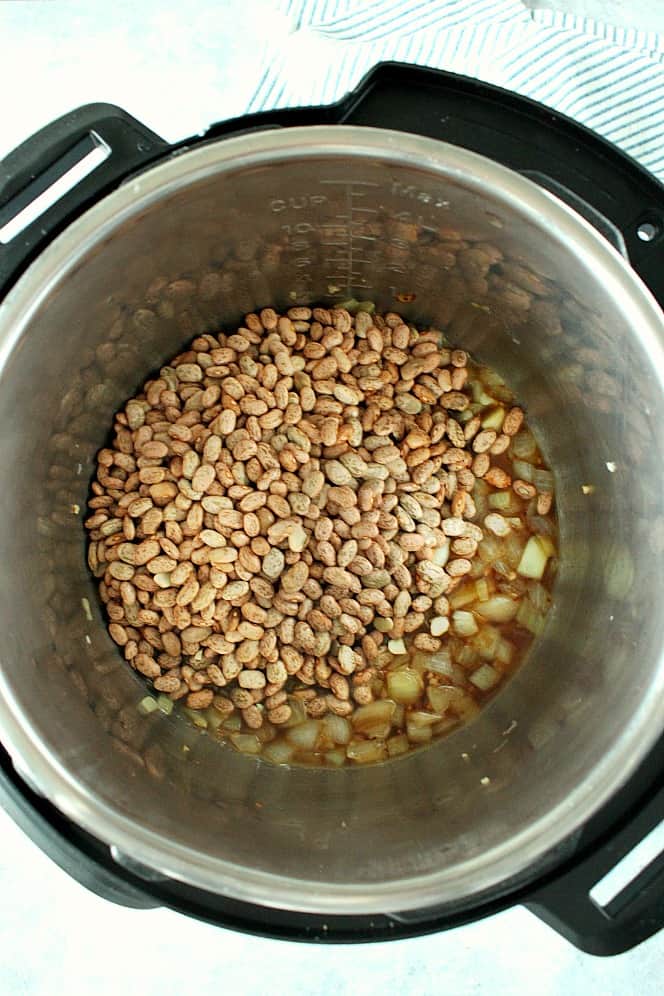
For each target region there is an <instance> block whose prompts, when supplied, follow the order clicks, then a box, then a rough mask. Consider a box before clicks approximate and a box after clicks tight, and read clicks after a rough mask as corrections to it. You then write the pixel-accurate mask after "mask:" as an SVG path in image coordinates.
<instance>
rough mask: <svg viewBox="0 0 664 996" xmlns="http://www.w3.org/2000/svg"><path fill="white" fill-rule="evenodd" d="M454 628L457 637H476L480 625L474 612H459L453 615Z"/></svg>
mask: <svg viewBox="0 0 664 996" xmlns="http://www.w3.org/2000/svg"><path fill="white" fill-rule="evenodd" d="M452 626H453V628H454V632H455V633H456V635H457V636H475V633H477V630H478V625H477V620H476V619H475V616H474V615H473V613H472V612H463V611H462V610H457V611H456V612H454V613H453V614H452Z"/></svg>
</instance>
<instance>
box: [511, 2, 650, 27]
mask: <svg viewBox="0 0 664 996" xmlns="http://www.w3.org/2000/svg"><path fill="white" fill-rule="evenodd" d="M523 2H524V3H525V5H526V7H530V9H531V10H560V11H563V12H564V13H567V12H569V13H573V14H581V15H582V16H583V17H594V18H595V20H597V21H607V22H608V23H609V24H619V25H625V26H626V27H628V28H644V29H646V30H648V31H664V4H663V3H662V0H639V2H638V3H635V2H634V0H523Z"/></svg>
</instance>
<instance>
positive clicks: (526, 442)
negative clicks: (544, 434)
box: [512, 429, 537, 460]
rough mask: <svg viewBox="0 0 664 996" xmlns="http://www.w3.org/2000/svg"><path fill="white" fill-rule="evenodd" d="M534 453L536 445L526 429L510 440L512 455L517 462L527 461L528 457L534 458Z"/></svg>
mask: <svg viewBox="0 0 664 996" xmlns="http://www.w3.org/2000/svg"><path fill="white" fill-rule="evenodd" d="M536 452H537V443H536V442H535V437H534V436H533V434H532V433H531V432H529V431H528V429H522V430H521V431H520V432H517V434H516V436H514V438H513V439H512V453H513V454H514V456H515V457H516V458H517V460H527V459H528V458H529V457H533V456H535V454H536Z"/></svg>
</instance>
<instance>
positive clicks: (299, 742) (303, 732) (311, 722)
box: [286, 719, 320, 750]
mask: <svg viewBox="0 0 664 996" xmlns="http://www.w3.org/2000/svg"><path fill="white" fill-rule="evenodd" d="M319 733H320V724H319V722H318V720H317V719H307V720H305V721H304V723H300V724H299V726H291V727H290V729H289V730H288V732H287V733H286V739H287V740H288V742H289V743H291V744H292V745H293V746H294V747H297V749H298V750H313V749H314V747H315V746H316V741H317V740H318V734H319Z"/></svg>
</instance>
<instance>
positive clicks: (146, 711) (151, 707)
mask: <svg viewBox="0 0 664 996" xmlns="http://www.w3.org/2000/svg"><path fill="white" fill-rule="evenodd" d="M137 708H138V711H139V712H140V713H142V714H143V715H144V716H149V715H150V713H151V712H154V711H155V710H156V709H158V708H159V704H158V703H157V700H156V699H153V698H152V696H151V695H146V696H145V698H144V699H141V701H140V702H139V703H138V706H137Z"/></svg>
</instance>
